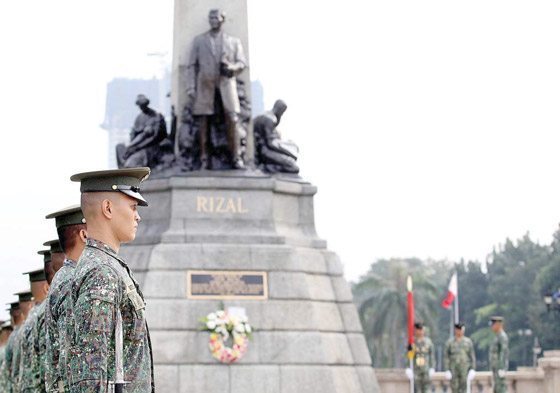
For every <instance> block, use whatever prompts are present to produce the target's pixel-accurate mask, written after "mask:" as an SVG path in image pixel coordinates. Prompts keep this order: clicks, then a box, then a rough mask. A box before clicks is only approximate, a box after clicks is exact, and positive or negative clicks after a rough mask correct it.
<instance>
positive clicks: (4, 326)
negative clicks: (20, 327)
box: [0, 321, 13, 330]
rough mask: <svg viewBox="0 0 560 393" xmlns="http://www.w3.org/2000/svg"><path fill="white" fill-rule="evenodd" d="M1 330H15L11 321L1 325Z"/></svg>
mask: <svg viewBox="0 0 560 393" xmlns="http://www.w3.org/2000/svg"><path fill="white" fill-rule="evenodd" d="M0 329H2V330H5V329H10V330H13V327H12V323H11V322H10V321H5V322H3V323H2V325H0Z"/></svg>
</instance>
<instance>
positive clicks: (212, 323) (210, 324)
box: [206, 319, 216, 330]
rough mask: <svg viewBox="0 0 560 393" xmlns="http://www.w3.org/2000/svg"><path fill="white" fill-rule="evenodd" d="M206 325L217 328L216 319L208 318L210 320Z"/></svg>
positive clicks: (212, 328)
mask: <svg viewBox="0 0 560 393" xmlns="http://www.w3.org/2000/svg"><path fill="white" fill-rule="evenodd" d="M206 327H207V328H208V329H210V330H214V329H216V321H215V320H213V319H210V320H208V322H206Z"/></svg>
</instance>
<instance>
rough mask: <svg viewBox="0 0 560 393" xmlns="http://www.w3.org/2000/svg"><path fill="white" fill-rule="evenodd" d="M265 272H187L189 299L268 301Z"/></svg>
mask: <svg viewBox="0 0 560 393" xmlns="http://www.w3.org/2000/svg"><path fill="white" fill-rule="evenodd" d="M267 278H268V276H267V273H266V272H249V271H200V270H190V271H188V272H187V298H189V299H268V280H267Z"/></svg>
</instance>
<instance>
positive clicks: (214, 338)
mask: <svg viewBox="0 0 560 393" xmlns="http://www.w3.org/2000/svg"><path fill="white" fill-rule="evenodd" d="M201 322H202V323H203V324H204V326H203V327H202V330H205V331H207V332H210V339H209V341H208V348H209V349H210V352H211V353H212V356H213V357H214V358H215V359H216V360H218V361H220V362H221V363H227V364H230V363H234V362H236V361H237V360H239V359H241V358H242V357H243V355H244V354H245V352H247V347H248V345H249V339H250V338H251V333H252V331H253V329H252V328H251V325H249V322H248V320H247V317H246V316H242V317H237V316H233V315H229V314H228V313H227V312H226V311H224V310H218V311H216V312H211V313H210V314H208V315H207V316H206V317H205V318H202V319H201ZM230 339H231V343H232V344H233V345H232V346H231V347H230V346H228V345H227V342H228V341H229V340H230Z"/></svg>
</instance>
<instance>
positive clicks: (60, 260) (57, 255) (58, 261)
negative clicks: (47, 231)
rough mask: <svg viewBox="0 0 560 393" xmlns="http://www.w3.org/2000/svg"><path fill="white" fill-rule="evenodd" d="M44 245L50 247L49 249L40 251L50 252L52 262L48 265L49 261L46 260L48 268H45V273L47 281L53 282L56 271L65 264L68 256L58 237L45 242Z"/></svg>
mask: <svg viewBox="0 0 560 393" xmlns="http://www.w3.org/2000/svg"><path fill="white" fill-rule="evenodd" d="M43 246H45V247H49V249H48V250H45V251H39V253H40V254H41V253H44V252H46V251H48V252H49V253H50V257H49V261H50V262H51V263H50V264H48V265H47V261H45V266H48V268H47V269H46V270H45V274H46V275H47V281H48V282H49V283H50V282H52V280H53V278H54V275H55V273H56V272H58V271H59V270H60V269H61V268H62V266H63V265H64V260H65V259H66V256H65V255H64V251H62V247H61V245H60V242H59V241H58V239H54V240H49V241H48V242H44V243H43Z"/></svg>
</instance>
